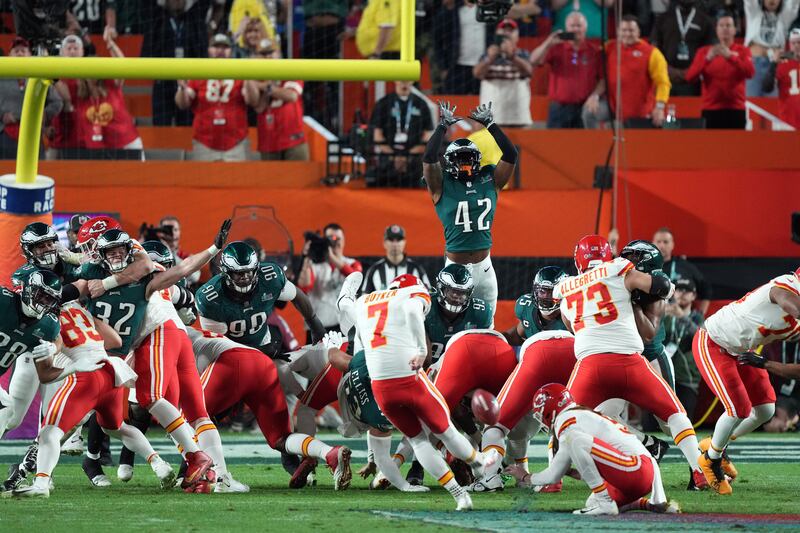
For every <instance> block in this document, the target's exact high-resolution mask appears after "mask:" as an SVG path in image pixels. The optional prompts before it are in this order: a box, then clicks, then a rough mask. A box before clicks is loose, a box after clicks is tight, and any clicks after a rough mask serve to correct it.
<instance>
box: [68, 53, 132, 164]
mask: <svg viewBox="0 0 800 533" xmlns="http://www.w3.org/2000/svg"><path fill="white" fill-rule="evenodd" d="M106 47H107V48H108V51H109V52H110V53H111V56H112V57H125V56H124V55H123V53H122V50H120V49H119V46H117V43H115V42H114V40H113V39H110V38H106ZM124 81H125V80H91V79H87V80H78V86H77V100H76V101H75V102H74V103H73V105H74V112H75V123H76V127H75V130H76V132H77V135H78V146H79V147H80V148H93V149H103V148H110V149H117V150H119V149H123V150H142V149H143V148H144V147H143V145H142V138H141V137H139V132H138V131H136V126H135V125H134V122H133V117H132V116H131V114H130V113H129V112H128V109H127V107H126V106H125V96H124V95H123V94H122V85H123V83H124ZM67 94H68V93H67Z"/></svg>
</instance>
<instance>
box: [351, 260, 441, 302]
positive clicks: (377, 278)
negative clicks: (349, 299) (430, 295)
mask: <svg viewBox="0 0 800 533" xmlns="http://www.w3.org/2000/svg"><path fill="white" fill-rule="evenodd" d="M402 274H413V275H414V276H417V277H418V278H419V279H420V280H421V281H422V283H424V284H425V286H426V287H428V288H430V286H431V284H430V281H429V280H428V274H426V273H425V269H424V268H422V265H420V264H419V263H417V262H416V261H414V260H413V259H410V258H409V257H408V256H403V260H402V261H400V262H399V263H398V264H396V265H394V264H392V263H390V262H389V261H388V260H387V259H386V258H385V257H384V258H383V259H381V260H380V261H378V262H377V263H375V264H374V265H372V266H371V267H369V270H367V273H366V274H364V286H363V287H362V289H363V292H365V293H369V292H373V291H382V290H384V289H386V287H387V286H388V285H389V283H390V282H391V281H392V280H393V279H394V278H396V277H397V276H400V275H402Z"/></svg>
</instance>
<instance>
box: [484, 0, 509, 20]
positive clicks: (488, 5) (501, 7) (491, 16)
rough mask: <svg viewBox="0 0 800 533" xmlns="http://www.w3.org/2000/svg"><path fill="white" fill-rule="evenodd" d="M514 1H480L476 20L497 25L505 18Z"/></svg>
mask: <svg viewBox="0 0 800 533" xmlns="http://www.w3.org/2000/svg"><path fill="white" fill-rule="evenodd" d="M513 3H514V0H478V12H477V13H476V14H475V19H476V20H477V21H478V22H485V23H487V24H497V23H498V22H499V21H500V20H502V19H503V18H505V16H506V13H508V10H509V9H511V5H512V4H513Z"/></svg>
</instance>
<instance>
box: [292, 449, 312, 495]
mask: <svg viewBox="0 0 800 533" xmlns="http://www.w3.org/2000/svg"><path fill="white" fill-rule="evenodd" d="M316 467H317V460H316V459H314V458H313V457H304V458H303V460H302V461H300V465H299V466H298V467H297V468H295V470H294V474H292V479H290V480H289V488H290V489H302V488H303V487H305V486H306V485H307V484H308V478H309V477H310V476H311V473H312V472H313V471H314V469H315V468H316Z"/></svg>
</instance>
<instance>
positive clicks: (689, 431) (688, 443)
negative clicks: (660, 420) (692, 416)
mask: <svg viewBox="0 0 800 533" xmlns="http://www.w3.org/2000/svg"><path fill="white" fill-rule="evenodd" d="M667 423H668V424H669V429H670V432H671V433H672V437H673V438H674V439H675V444H676V445H677V446H678V448H680V450H681V453H683V456H684V457H686V461H687V462H688V463H689V466H690V467H691V468H692V470H697V468H698V466H697V459H698V458H699V457H700V448H699V446H698V444H697V435H695V433H694V428H693V427H692V423H691V421H689V417H688V416H686V414H685V413H675V414H673V415H672V416H671V417H669V420H667Z"/></svg>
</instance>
